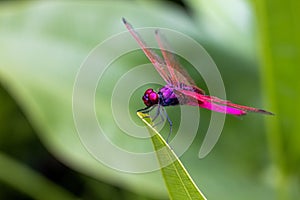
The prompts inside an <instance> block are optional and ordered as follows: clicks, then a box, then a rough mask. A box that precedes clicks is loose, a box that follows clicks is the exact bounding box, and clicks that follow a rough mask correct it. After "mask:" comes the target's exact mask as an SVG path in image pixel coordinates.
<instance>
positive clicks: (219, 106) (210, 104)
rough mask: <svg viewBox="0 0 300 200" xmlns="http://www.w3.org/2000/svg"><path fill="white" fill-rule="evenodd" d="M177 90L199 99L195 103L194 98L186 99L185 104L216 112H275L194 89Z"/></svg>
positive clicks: (232, 113) (238, 113) (233, 113)
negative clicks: (200, 92)
mask: <svg viewBox="0 0 300 200" xmlns="http://www.w3.org/2000/svg"><path fill="white" fill-rule="evenodd" d="M177 92H180V93H182V94H183V95H184V96H188V97H190V98H192V99H196V100H197V101H198V103H195V101H194V100H192V101H186V102H185V104H187V105H191V106H199V107H202V108H206V109H209V110H213V111H216V112H221V113H225V114H231V115H238V116H240V115H244V114H246V113H247V112H256V113H262V114H268V115H273V113H271V112H268V111H265V110H262V109H258V108H253V107H249V106H243V105H238V104H234V103H232V102H230V101H227V100H222V99H219V98H217V97H214V96H208V95H204V94H199V93H197V92H194V91H189V90H179V91H177Z"/></svg>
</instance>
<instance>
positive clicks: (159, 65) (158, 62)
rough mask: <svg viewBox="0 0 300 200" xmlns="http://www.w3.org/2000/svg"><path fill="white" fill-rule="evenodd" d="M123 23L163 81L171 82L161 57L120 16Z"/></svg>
mask: <svg viewBox="0 0 300 200" xmlns="http://www.w3.org/2000/svg"><path fill="white" fill-rule="evenodd" d="M122 20H123V23H124V24H125V26H126V28H127V29H128V31H129V32H130V34H131V35H132V36H133V38H134V39H135V40H136V41H137V43H138V44H139V45H140V47H141V49H142V50H143V51H144V53H145V54H146V56H147V57H148V59H149V60H150V61H151V63H152V64H153V65H154V67H155V69H156V70H157V72H158V73H159V74H160V76H161V77H162V78H163V79H164V81H165V82H166V83H168V84H171V77H170V75H169V74H170V73H169V71H168V69H167V68H166V67H165V66H166V63H165V62H164V60H162V58H161V57H160V56H159V55H157V54H156V53H155V52H154V51H153V50H151V49H150V48H149V47H147V44H146V43H145V42H144V40H143V39H142V38H141V37H140V35H139V34H138V33H137V32H136V31H135V30H134V29H133V27H132V26H131V24H129V23H128V22H127V21H126V19H125V18H122Z"/></svg>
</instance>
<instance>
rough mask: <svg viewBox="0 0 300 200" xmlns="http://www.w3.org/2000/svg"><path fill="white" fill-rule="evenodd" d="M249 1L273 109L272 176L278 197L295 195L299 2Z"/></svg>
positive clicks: (299, 163) (299, 151)
mask: <svg viewBox="0 0 300 200" xmlns="http://www.w3.org/2000/svg"><path fill="white" fill-rule="evenodd" d="M253 4H254V5H255V8H256V11H257V23H258V26H259V30H258V36H259V38H260V40H259V43H260V47H261V49H260V50H261V51H260V57H261V63H262V66H263V68H262V69H263V70H262V72H263V77H264V81H263V83H264V88H265V91H266V94H267V98H268V100H269V102H270V105H268V107H270V110H272V111H273V112H274V113H276V116H275V117H274V118H271V119H268V121H267V122H268V141H269V148H270V153H271V156H272V159H273V162H274V165H275V170H274V171H275V172H276V173H275V174H274V178H275V180H276V184H277V189H278V191H279V197H280V199H293V198H295V199H296V198H298V197H299V195H300V193H299V187H300V185H299V178H300V171H299V169H300V146H299V143H300V135H299V131H300V124H299V121H300V117H299V112H300V109H299V108H300V107H299V106H298V104H299V101H300V79H299V77H298V74H299V73H300V68H299V66H300V38H299V35H300V26H299V22H298V20H299V19H300V12H299V9H300V4H299V1H296V0H288V1H285V2H282V1H279V0H275V1H267V0H263V1H253ZM297 179H298V181H296V180H297ZM296 188H297V189H296Z"/></svg>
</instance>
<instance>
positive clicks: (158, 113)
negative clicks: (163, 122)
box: [152, 104, 160, 122]
mask: <svg viewBox="0 0 300 200" xmlns="http://www.w3.org/2000/svg"><path fill="white" fill-rule="evenodd" d="M159 115H160V105H159V104H158V108H157V110H156V114H155V116H154V117H153V119H152V121H153V122H154V121H155V120H156V118H157V117H158V116H159Z"/></svg>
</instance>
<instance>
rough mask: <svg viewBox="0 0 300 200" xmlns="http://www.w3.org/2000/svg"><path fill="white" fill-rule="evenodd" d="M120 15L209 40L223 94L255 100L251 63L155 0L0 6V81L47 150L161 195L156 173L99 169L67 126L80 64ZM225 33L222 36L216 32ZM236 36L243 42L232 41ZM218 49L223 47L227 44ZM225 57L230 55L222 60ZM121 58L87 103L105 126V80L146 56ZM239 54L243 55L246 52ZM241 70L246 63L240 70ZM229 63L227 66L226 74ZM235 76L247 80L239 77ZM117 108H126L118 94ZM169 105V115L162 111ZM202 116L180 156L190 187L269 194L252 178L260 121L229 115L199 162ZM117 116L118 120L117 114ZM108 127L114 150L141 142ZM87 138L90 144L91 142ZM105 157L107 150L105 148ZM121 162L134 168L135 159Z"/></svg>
mask: <svg viewBox="0 0 300 200" xmlns="http://www.w3.org/2000/svg"><path fill="white" fill-rule="evenodd" d="M70 11H71V12H70ZM121 17H126V19H128V20H129V21H131V22H132V23H133V24H134V25H135V26H136V27H145V26H158V27H164V28H172V29H174V30H178V31H181V32H183V33H187V34H190V35H192V36H193V37H195V38H196V39H199V38H200V39H201V40H202V41H205V43H206V44H207V46H208V47H211V46H214V48H212V51H211V52H209V53H210V54H212V55H214V56H215V57H216V58H217V59H218V62H219V63H222V65H221V69H223V71H224V72H227V73H228V74H230V75H231V76H234V78H231V77H229V78H227V80H229V82H228V84H229V85H230V86H233V87H235V88H237V89H238V92H232V88H231V87H230V89H228V91H230V92H232V93H235V94H236V95H235V96H234V95H232V96H234V97H235V98H236V99H238V98H244V99H243V100H244V101H243V102H246V103H253V101H254V103H257V102H259V94H258V93H257V92H258V91H259V85H258V81H256V79H255V78H256V77H257V74H256V68H255V67H256V66H255V65H253V64H251V63H250V64H249V63H247V61H245V60H244V59H243V58H240V56H238V55H239V54H238V52H236V50H234V48H233V49H226V51H224V50H222V49H221V50H220V49H219V48H218V46H217V45H216V43H215V42H213V41H211V37H206V36H207V35H201V34H199V33H201V32H200V30H201V27H197V26H196V25H195V24H193V23H192V22H191V19H190V18H189V17H188V16H187V15H186V14H185V13H184V12H183V11H182V10H181V9H179V8H178V7H176V6H174V5H173V4H169V3H166V4H163V3H160V2H159V1H147V2H145V1H142V2H139V4H138V5H137V4H135V3H134V2H125V3H124V2H106V1H105V2H104V1H101V2H97V1H76V2H69V1H67V2H50V1H48V2H37V1H36V2H35V1H30V2H25V3H21V4H20V3H19V2H14V3H7V2H5V3H1V7H0V44H1V45H0V81H1V84H2V85H3V86H4V87H5V88H6V89H7V90H8V91H9V93H10V94H11V95H12V96H13V97H14V99H15V100H16V101H17V102H18V104H19V105H20V107H21V108H22V109H23V110H24V113H25V114H26V116H27V117H28V119H29V121H30V122H31V124H32V126H33V127H34V128H35V129H36V131H37V132H38V134H39V137H40V138H41V141H42V142H43V143H44V144H45V146H46V147H47V149H49V151H50V152H51V153H53V154H54V155H55V156H56V157H57V158H58V159H60V160H61V161H62V162H64V163H65V164H67V165H68V166H70V167H72V168H74V169H75V170H77V171H79V172H82V173H85V174H87V175H90V176H92V177H94V178H96V179H101V180H104V181H106V182H109V183H111V184H115V185H117V186H119V187H124V188H128V189H131V190H132V191H135V192H139V193H143V194H148V195H151V196H153V197H157V198H163V197H166V190H165V187H164V183H163V180H162V178H161V176H160V173H159V172H151V173H147V174H129V173H124V172H120V171H116V170H115V169H111V168H109V167H107V166H105V165H104V164H102V163H100V162H99V161H96V160H95V158H94V157H93V156H92V155H91V154H90V153H89V152H88V151H87V150H86V149H85V147H84V146H83V144H82V143H81V141H80V139H79V137H78V135H77V132H76V128H75V126H74V121H73V113H72V91H73V84H74V81H75V79H76V74H77V72H78V70H79V69H80V64H81V63H82V62H83V61H84V59H85V58H86V56H87V55H88V54H89V52H90V51H91V50H92V49H93V48H94V47H95V46H96V45H98V44H99V43H100V42H101V41H104V40H106V39H107V38H108V37H110V36H111V35H113V34H116V33H119V32H121V31H125V30H126V29H125V27H124V26H123V24H122V22H121ZM226 30H228V29H226ZM224 35H228V33H225V32H224ZM232 37H233V38H234V37H235V35H232ZM248 39H249V38H248ZM224 41H226V39H225V38H224ZM239 42H241V43H242V42H243V41H238V42H237V43H239ZM212 44H213V45H212ZM227 45H228V46H230V41H229V42H228V44H227ZM114 48H120V46H117V45H116V46H114V47H111V48H108V49H107V53H110V52H113V51H114V50H115V49H114ZM229 54H230V55H232V57H230V58H229V56H228V55H229ZM136 55H138V56H136ZM234 55H236V56H234ZM103 56H105V55H103ZM126 56H127V55H126ZM248 56H249V57H248ZM128 57H129V58H126V59H125V60H123V62H119V63H117V62H116V63H117V64H116V66H117V67H115V68H112V69H111V70H110V71H109V72H107V73H108V74H109V75H110V76H107V79H108V80H109V81H110V82H109V83H108V84H107V85H105V88H104V89H106V90H105V91H104V92H103V93H97V96H100V98H99V99H97V100H99V101H97V102H96V103H95V104H97V106H98V107H97V108H98V109H97V114H99V117H101V118H103V119H104V120H107V121H108V122H110V120H111V119H112V120H113V118H112V111H111V109H110V105H111V101H110V100H109V99H105V96H106V95H109V94H111V93H112V90H113V89H114V87H113V86H114V83H115V82H116V81H118V79H119V78H120V77H121V76H122V75H123V74H124V73H125V72H126V70H127V71H128V69H129V67H132V66H133V65H130V66H129V65H127V64H128V63H130V64H132V63H137V62H141V61H143V63H145V61H147V60H146V59H147V58H146V57H145V56H144V55H143V54H141V53H140V54H134V55H129V56H128ZM248 58H251V55H248V54H247V59H248ZM229 60H231V62H230V61H229ZM128 66H129V67H128ZM245 66H250V67H249V68H248V69H246V68H245ZM228 69H230V70H232V71H233V70H234V71H233V72H234V73H233V72H232V71H230V70H228ZM245 70H246V71H245ZM157 76H159V75H158V74H157ZM225 76H226V75H225ZM147 77H148V74H145V73H143V74H140V76H139V77H137V80H142V79H144V78H147ZM236 77H239V79H237V78H236ZM241 77H245V78H246V79H245V80H249V81H244V79H243V78H241ZM148 78H149V77H148ZM253 79H254V81H253ZM114 81H115V82H114ZM241 87H242V88H241ZM233 91H235V90H233ZM80 100H81V110H82V111H85V109H86V104H88V103H89V102H87V101H86V99H85V96H84V94H83V95H82V98H81V99H80ZM134 103H135V106H133V107H130V112H134V113H135V110H136V109H137V108H136V107H138V106H141V102H140V101H138V100H134ZM119 105H120V106H127V105H126V104H125V103H124V101H122V99H120V104H119ZM126 109H127V107H126ZM170 111H171V112H172V110H171V109H170ZM272 111H273V110H272ZM201 112H202V111H201ZM202 113H203V115H202V114H201V126H200V128H199V133H200V134H198V137H197V138H196V139H195V143H194V144H193V145H192V146H191V148H190V149H188V151H187V152H186V153H185V154H184V155H183V156H182V157H181V160H182V162H183V163H184V164H185V166H186V168H187V170H188V171H189V172H190V174H191V175H192V177H193V178H194V180H195V182H196V183H197V185H199V187H200V188H202V190H203V191H204V192H205V194H207V196H208V198H212V199H220V198H222V199H223V200H226V199H253V198H255V199H266V197H270V196H271V195H272V191H271V190H270V188H269V185H268V184H266V183H265V182H264V180H262V179H263V178H262V177H261V176H262V174H263V175H264V173H263V172H264V166H265V163H267V161H266V160H267V158H265V157H266V153H265V149H264V138H263V134H262V133H263V128H262V127H263V124H262V122H261V118H260V117H257V116H253V117H251V116H249V117H248V116H247V117H245V120H243V121H242V120H238V119H235V118H230V117H229V118H228V120H227V122H228V123H226V125H225V127H224V133H223V136H222V137H221V138H220V140H219V142H218V145H217V146H216V148H215V149H214V151H213V152H212V153H211V154H210V155H209V156H208V157H206V158H205V159H203V160H199V159H198V158H197V155H198V151H199V145H200V144H201V139H202V138H201V137H203V133H205V128H206V125H207V124H208V122H209V113H208V112H207V111H203V112H202ZM118 115H119V116H121V117H124V116H127V115H125V114H124V113H121V112H120V113H118ZM202 116H203V117H202ZM246 119H247V120H246ZM86 120H87V122H88V121H89V119H86ZM175 120H176V119H175ZM195 123H196V122H195ZM137 124H138V123H137ZM135 125H136V124H135ZM108 128H109V130H110V131H109V133H110V134H109V135H108V137H114V138H113V139H114V141H115V140H116V141H117V142H118V144H121V145H122V147H123V146H124V147H130V148H136V147H139V148H140V149H143V147H144V146H143V144H144V143H143V141H142V142H135V141H133V139H132V138H130V137H125V136H124V135H125V134H123V132H122V131H120V130H119V129H120V128H119V127H118V126H117V124H115V122H114V121H113V123H108ZM186 132H188V130H186ZM88 133H89V132H88V131H87V134H88ZM240 133H242V134H240ZM150 142H151V141H149V143H150ZM95 143H96V144H97V145H99V144H100V141H99V143H98V141H95ZM104 153H106V154H108V155H110V152H104ZM117 161H118V160H117ZM130 164H132V165H133V166H143V164H144V163H138V162H136V163H130ZM216 191H217V192H216Z"/></svg>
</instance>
